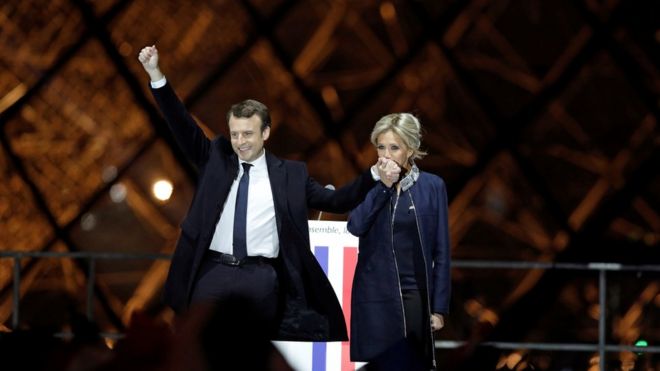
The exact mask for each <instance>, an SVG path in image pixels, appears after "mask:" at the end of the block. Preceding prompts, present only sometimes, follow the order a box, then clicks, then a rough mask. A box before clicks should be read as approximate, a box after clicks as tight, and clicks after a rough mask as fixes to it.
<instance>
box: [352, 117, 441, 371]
mask: <svg viewBox="0 0 660 371" xmlns="http://www.w3.org/2000/svg"><path fill="white" fill-rule="evenodd" d="M371 142H372V143H373V144H374V145H375V147H376V150H377V152H378V157H379V159H378V164H377V165H374V168H373V169H372V174H374V175H375V174H380V175H382V176H381V177H380V182H379V184H377V185H376V186H375V187H374V188H373V189H372V190H371V191H370V192H369V193H368V194H367V197H366V198H365V200H364V201H363V202H362V203H361V204H360V205H359V206H358V207H356V208H355V209H354V210H353V211H352V212H351V213H350V215H349V219H348V230H349V231H350V232H351V233H352V234H354V235H356V236H358V237H359V239H360V250H359V255H358V262H357V267H356V270H355V276H354V279H353V292H352V309H351V313H352V314H351V359H352V360H353V361H367V362H369V363H370V366H368V367H371V368H372V369H408V370H410V369H426V370H428V369H433V368H435V367H436V364H435V355H434V353H435V352H434V348H433V344H434V340H433V332H434V331H437V330H439V329H441V328H442V327H444V321H445V316H446V315H447V313H448V311H449V297H450V272H449V269H450V249H449V231H448V221H447V193H446V190H445V183H444V181H443V180H442V179H441V178H440V177H438V176H436V175H433V174H430V173H426V172H423V171H420V170H419V168H418V167H417V165H416V164H415V160H416V159H420V158H422V157H423V156H424V155H425V154H426V153H425V152H423V151H422V150H421V149H420V145H421V125H420V123H419V120H418V119H417V118H416V117H415V116H413V115H411V114H409V113H393V114H389V115H387V116H384V117H383V118H381V119H380V120H379V121H378V122H377V123H376V125H375V127H374V129H373V131H372V133H371Z"/></svg>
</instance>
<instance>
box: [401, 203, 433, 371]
mask: <svg viewBox="0 0 660 371" xmlns="http://www.w3.org/2000/svg"><path fill="white" fill-rule="evenodd" d="M408 197H410V203H411V204H412V207H413V213H414V214H415V226H416V227H417V235H418V237H419V246H420V247H421V250H422V259H423V260H424V278H425V279H426V290H424V291H426V310H427V313H428V315H429V333H430V334H431V357H432V360H433V367H434V368H435V367H436V364H435V337H434V336H433V329H431V321H432V319H431V317H432V316H433V313H432V312H431V298H430V295H429V291H431V287H430V286H431V280H429V272H428V270H427V268H426V267H427V265H426V254H424V242H423V241H422V232H421V231H420V230H419V219H418V218H417V207H416V206H415V201H414V200H413V196H412V190H410V191H409V192H408Z"/></svg>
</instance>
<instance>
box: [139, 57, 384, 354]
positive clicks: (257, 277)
mask: <svg viewBox="0 0 660 371" xmlns="http://www.w3.org/2000/svg"><path fill="white" fill-rule="evenodd" d="M138 59H139V61H140V62H141V63H142V65H143V67H144V69H145V71H146V72H147V74H148V75H149V77H150V79H151V87H152V93H153V95H154V97H155V99H156V102H157V103H158V106H159V108H160V110H161V112H162V113H163V115H164V116H165V118H166V121H167V122H168V124H169V126H170V128H171V130H172V132H173V133H174V135H175V137H176V138H177V141H178V142H179V144H180V146H181V147H182V148H183V150H184V152H185V153H186V154H187V155H188V156H189V157H190V159H191V160H192V162H193V163H194V164H196V165H197V168H198V169H199V183H198V185H197V190H196V193H195V197H194V199H193V201H192V205H191V206H190V209H189V210H188V214H187V215H186V217H185V219H184V221H183V222H182V224H181V229H182V231H181V236H180V238H179V241H178V244H177V247H176V250H175V252H174V256H173V257H172V265H171V267H170V271H169V275H168V278H167V282H166V284H165V301H166V302H167V304H168V305H170V306H171V307H172V308H174V309H175V310H176V311H177V312H179V311H182V310H184V309H185V308H186V307H187V306H189V305H190V304H191V303H195V302H202V301H217V302H220V303H222V301H224V300H238V299H240V300H246V299H247V301H248V302H249V303H251V304H252V305H253V306H255V307H256V308H257V312H258V313H260V315H261V316H262V318H259V319H255V320H259V321H265V322H264V323H267V324H268V326H270V327H271V328H270V329H269V330H272V335H271V337H272V338H273V339H279V340H302V341H337V340H346V339H347V334H346V325H345V322H344V317H343V313H342V311H341V307H340V305H339V302H338V300H337V297H336V296H335V294H334V291H333V290H332V287H331V285H330V282H329V281H328V279H327V278H326V277H325V274H324V273H323V271H322V269H321V268H320V266H319V265H318V263H317V262H316V259H315V258H314V256H313V254H312V253H311V251H310V244H309V230H308V223H307V212H308V208H310V207H311V208H313V209H317V210H322V211H328V212H334V213H344V212H347V211H349V210H350V209H352V208H353V207H355V206H357V205H358V204H359V203H360V202H361V200H362V199H363V198H364V196H365V195H366V193H367V192H368V191H369V189H371V188H372V187H373V186H374V185H375V181H374V175H375V173H376V172H380V171H381V169H377V168H375V167H374V168H372V170H371V172H370V171H365V172H364V173H362V174H361V175H359V176H358V177H357V179H355V180H354V181H353V182H351V183H350V184H348V185H346V186H344V187H341V188H339V189H338V190H336V191H334V190H330V189H326V188H324V187H323V186H321V185H320V184H319V183H317V182H316V181H314V180H313V179H312V178H310V177H309V175H308V173H307V168H306V166H305V164H304V163H301V162H296V161H287V160H282V159H279V158H277V157H275V156H274V155H273V154H271V153H270V152H267V151H265V149H264V142H265V141H266V140H267V139H268V137H269V135H270V115H269V113H268V109H267V108H266V106H265V105H263V104H261V103H259V102H257V101H255V100H246V101H243V102H240V103H238V104H235V105H234V106H232V107H231V109H230V110H229V112H228V113H227V121H228V126H229V133H230V138H229V140H227V138H225V137H223V136H219V137H218V138H216V139H213V140H210V139H208V138H207V137H206V136H205V135H204V133H203V132H202V130H201V129H200V128H199V127H198V126H197V124H196V122H195V121H194V120H193V118H192V117H191V116H190V114H189V113H188V112H187V111H186V109H185V107H184V105H183V104H182V103H181V101H180V100H179V99H178V98H177V96H176V94H175V92H174V90H173V89H172V88H171V87H170V85H169V83H168V82H167V81H166V80H165V76H164V75H163V74H162V72H161V71H160V69H159V67H158V51H157V50H156V48H155V47H154V46H148V47H145V48H144V49H142V51H141V52H140V55H139V57H138ZM379 175H380V173H379ZM384 175H385V174H383V176H384ZM246 178H247V180H246ZM246 194H247V197H246V196H245V195H246Z"/></svg>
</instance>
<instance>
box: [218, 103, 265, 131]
mask: <svg viewBox="0 0 660 371" xmlns="http://www.w3.org/2000/svg"><path fill="white" fill-rule="evenodd" d="M254 115H257V116H258V117H259V118H260V119H261V131H264V130H265V129H266V127H269V126H270V113H269V112H268V107H266V105H265V104H263V103H261V102H259V101H257V100H254V99H246V100H244V101H242V102H238V103H236V104H234V105H233V106H231V108H230V109H229V112H227V123H229V119H230V118H231V117H232V116H234V117H236V118H250V117H252V116H254Z"/></svg>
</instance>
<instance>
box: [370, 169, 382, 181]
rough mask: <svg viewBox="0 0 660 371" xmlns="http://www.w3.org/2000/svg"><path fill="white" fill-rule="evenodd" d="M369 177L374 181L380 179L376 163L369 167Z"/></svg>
mask: <svg viewBox="0 0 660 371" xmlns="http://www.w3.org/2000/svg"><path fill="white" fill-rule="evenodd" d="M371 177H372V178H374V181H376V182H377V181H379V180H380V175H378V171H376V165H374V166H372V167H371Z"/></svg>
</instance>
